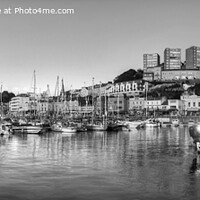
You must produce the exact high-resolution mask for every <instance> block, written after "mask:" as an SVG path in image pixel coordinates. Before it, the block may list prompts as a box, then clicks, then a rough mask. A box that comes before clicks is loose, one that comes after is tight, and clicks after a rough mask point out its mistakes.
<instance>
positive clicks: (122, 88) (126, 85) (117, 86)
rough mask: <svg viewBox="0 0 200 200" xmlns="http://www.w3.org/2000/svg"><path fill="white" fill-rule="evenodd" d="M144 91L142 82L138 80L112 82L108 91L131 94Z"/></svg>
mask: <svg viewBox="0 0 200 200" xmlns="http://www.w3.org/2000/svg"><path fill="white" fill-rule="evenodd" d="M144 91H145V87H144V82H143V81H142V80H138V81H126V82H120V83H114V84H113V85H112V86H111V88H110V90H109V92H110V94H118V93H121V94H133V95H139V94H141V93H143V92H144Z"/></svg>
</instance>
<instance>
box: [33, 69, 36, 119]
mask: <svg viewBox="0 0 200 200" xmlns="http://www.w3.org/2000/svg"><path fill="white" fill-rule="evenodd" d="M33 81H34V85H33V92H34V119H35V116H36V101H35V98H36V95H35V93H36V75H35V70H34V72H33Z"/></svg>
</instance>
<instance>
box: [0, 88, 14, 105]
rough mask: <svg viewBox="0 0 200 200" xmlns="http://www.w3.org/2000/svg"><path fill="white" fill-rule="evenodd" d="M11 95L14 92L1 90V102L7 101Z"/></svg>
mask: <svg viewBox="0 0 200 200" xmlns="http://www.w3.org/2000/svg"><path fill="white" fill-rule="evenodd" d="M0 95H1V94H0ZM13 97H15V94H14V93H12V92H8V91H3V92H2V101H3V103H8V102H9V101H10V100H11V99H12V98H13Z"/></svg>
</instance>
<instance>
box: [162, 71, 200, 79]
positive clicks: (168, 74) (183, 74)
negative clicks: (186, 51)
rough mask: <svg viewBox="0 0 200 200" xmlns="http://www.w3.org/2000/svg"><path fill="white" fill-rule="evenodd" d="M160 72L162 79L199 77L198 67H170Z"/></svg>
mask: <svg viewBox="0 0 200 200" xmlns="http://www.w3.org/2000/svg"><path fill="white" fill-rule="evenodd" d="M161 74H162V75H161V76H162V80H184V79H200V70H198V69H176V70H171V69H170V70H164V71H162V72H161Z"/></svg>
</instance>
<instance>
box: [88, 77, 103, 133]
mask: <svg viewBox="0 0 200 200" xmlns="http://www.w3.org/2000/svg"><path fill="white" fill-rule="evenodd" d="M100 89H101V83H100ZM99 94H100V104H101V91H99ZM105 104H106V94H105ZM92 107H93V110H92V123H91V124H88V125H87V126H86V128H87V130H88V131H106V130H107V123H106V120H105V117H106V109H105V116H104V115H103V116H102V117H103V120H102V122H99V123H94V78H93V80H92ZM100 113H101V112H100Z"/></svg>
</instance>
